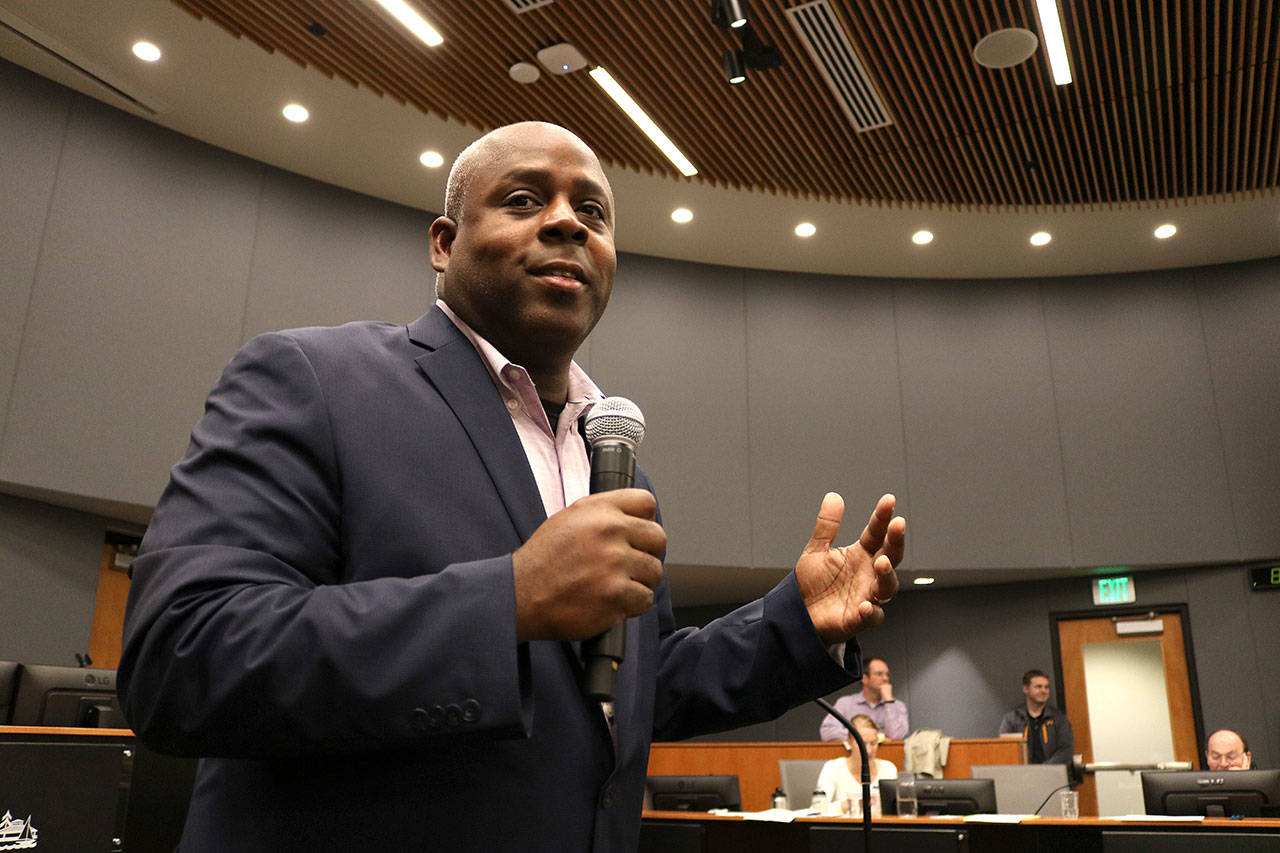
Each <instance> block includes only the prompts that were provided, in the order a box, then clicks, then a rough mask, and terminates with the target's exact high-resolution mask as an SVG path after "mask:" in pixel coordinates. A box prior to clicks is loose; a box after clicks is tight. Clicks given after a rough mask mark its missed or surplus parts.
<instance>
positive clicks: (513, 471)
mask: <svg viewBox="0 0 1280 853" xmlns="http://www.w3.org/2000/svg"><path fill="white" fill-rule="evenodd" d="M409 337H410V339H412V340H413V341H414V342H415V343H417V344H419V345H421V346H423V347H425V348H427V350H428V352H426V353H424V354H423V355H420V356H418V357H417V359H416V361H417V363H418V367H419V369H420V370H421V371H422V373H423V375H424V376H425V377H426V378H427V380H428V381H429V382H430V383H431V384H432V385H433V386H434V387H435V389H436V390H437V391H438V392H439V393H440V396H441V397H443V398H444V400H445V402H446V403H448V404H449V407H450V408H451V409H453V412H454V414H455V415H457V417H458V421H459V422H460V423H461V424H462V427H463V429H465V430H466V431H467V435H468V436H469V437H470V438H471V443H472V445H473V446H474V447H475V449H476V453H478V454H479V456H480V459H481V461H482V462H483V463H484V466H485V468H486V469H487V470H488V472H489V477H490V479H491V480H492V481H493V485H494V488H495V489H496V490H497V493H498V496H499V497H500V498H501V500H502V503H503V505H504V506H505V507H506V509H507V513H508V514H509V515H510V516H511V520H512V522H513V523H514V524H515V528H516V531H517V532H518V533H519V535H520V540H521V541H525V540H527V539H528V538H529V537H530V536H531V535H532V534H533V531H534V530H536V529H537V527H538V525H539V524H541V523H542V522H543V521H545V520H546V518H547V516H546V511H545V510H544V509H543V506H542V495H541V493H539V491H538V483H537V481H536V480H535V479H534V477H533V471H532V470H531V469H530V468H529V459H528V457H527V456H526V455H525V452H524V447H523V445H521V443H520V436H519V435H517V434H516V430H515V426H514V425H513V424H512V423H511V415H510V413H509V412H508V411H507V409H506V406H504V405H503V403H502V395H501V394H499V393H498V390H497V389H496V388H495V387H494V384H493V377H491V376H490V375H489V371H488V370H487V369H486V368H485V366H484V362H483V361H481V359H480V355H479V353H477V352H476V350H475V347H473V346H472V345H471V342H470V341H468V340H467V338H466V336H464V335H463V334H462V332H460V331H458V328H457V326H455V325H453V323H452V322H451V321H450V320H449V318H448V317H447V316H445V314H444V312H443V311H441V310H440V309H439V308H437V307H433V308H432V309H431V310H430V311H428V312H427V313H426V314H424V315H423V316H421V317H419V318H418V319H417V320H415V321H414V322H413V323H411V324H410V325H409Z"/></svg>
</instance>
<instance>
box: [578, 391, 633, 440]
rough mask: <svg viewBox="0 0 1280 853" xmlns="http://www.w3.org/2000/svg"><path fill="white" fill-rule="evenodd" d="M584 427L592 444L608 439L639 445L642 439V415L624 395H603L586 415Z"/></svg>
mask: <svg viewBox="0 0 1280 853" xmlns="http://www.w3.org/2000/svg"><path fill="white" fill-rule="evenodd" d="M586 429H587V441H588V442H590V443H591V444H592V445H594V444H595V443H596V442H598V441H605V440H609V439H613V440H618V439H621V440H622V441H629V442H631V443H632V444H634V445H639V444H640V442H642V441H644V415H642V414H640V407H639V406H637V405H636V404H635V403H633V402H631V401H630V400H628V399H627V398H626V397H605V398H604V399H603V400H601V401H600V402H599V403H596V404H595V406H593V407H592V409H591V413H590V414H588V415H587V420H586Z"/></svg>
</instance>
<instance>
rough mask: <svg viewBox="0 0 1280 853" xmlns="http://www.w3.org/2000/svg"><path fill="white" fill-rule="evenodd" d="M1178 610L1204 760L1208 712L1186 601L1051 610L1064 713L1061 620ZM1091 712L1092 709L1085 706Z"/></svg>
mask: <svg viewBox="0 0 1280 853" xmlns="http://www.w3.org/2000/svg"><path fill="white" fill-rule="evenodd" d="M1148 613H1150V614H1153V615H1159V614H1162V613H1176V614H1178V617H1179V619H1180V620H1181V622H1182V656H1183V658H1184V659H1185V660H1186V662H1187V687H1188V689H1189V690H1190V692H1191V717H1192V722H1193V723H1194V725H1195V731H1196V763H1197V764H1199V763H1200V751H1201V750H1202V749H1203V748H1204V712H1203V711H1202V710H1201V708H1200V679H1199V677H1198V676H1197V675H1196V658H1195V654H1194V645H1193V643H1192V642H1191V612H1190V610H1188V608H1187V605H1186V602H1183V603H1180V604H1142V605H1138V604H1127V605H1123V606H1112V607H1107V608H1099V607H1093V608H1090V609H1089V610H1051V611H1049V642H1050V643H1051V644H1052V648H1053V681H1054V690H1056V691H1057V697H1058V702H1059V704H1060V706H1061V710H1062V712H1063V713H1066V711H1067V693H1066V690H1065V687H1064V684H1063V678H1062V647H1061V644H1060V643H1059V641H1058V623H1059V622H1064V621H1071V620H1074V619H1100V618H1104V617H1108V616H1118V617H1121V618H1124V617H1126V616H1145V615H1146V614H1148ZM1085 711H1086V712H1087V711H1088V709H1085Z"/></svg>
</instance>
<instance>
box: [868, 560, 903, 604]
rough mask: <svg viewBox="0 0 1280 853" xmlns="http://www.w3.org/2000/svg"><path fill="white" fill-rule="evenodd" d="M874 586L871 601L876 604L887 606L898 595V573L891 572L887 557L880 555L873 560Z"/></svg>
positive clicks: (891, 567)
mask: <svg viewBox="0 0 1280 853" xmlns="http://www.w3.org/2000/svg"><path fill="white" fill-rule="evenodd" d="M874 565H875V573H876V585H875V589H874V590H873V591H872V594H871V595H872V601H874V602H875V603H877V604H888V603H889V602H890V601H891V600H892V599H893V597H894V596H895V595H897V594H898V573H897V572H895V571H894V570H893V563H892V562H891V561H890V559H889V557H887V556H886V555H884V554H881V555H880V556H879V557H876V560H875V564H874Z"/></svg>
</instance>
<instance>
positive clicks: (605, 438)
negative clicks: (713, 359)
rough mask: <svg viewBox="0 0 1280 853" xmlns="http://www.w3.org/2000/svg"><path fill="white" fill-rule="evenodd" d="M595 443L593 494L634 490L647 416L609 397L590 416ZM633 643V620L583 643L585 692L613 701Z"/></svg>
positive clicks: (590, 438) (589, 436) (588, 422)
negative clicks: (629, 643)
mask: <svg viewBox="0 0 1280 853" xmlns="http://www.w3.org/2000/svg"><path fill="white" fill-rule="evenodd" d="M585 427H586V433H587V443H588V444H589V445H590V446H591V494H593V495H594V494H596V493H597V492H608V491H612V490H613V489H629V488H631V487H632V486H633V485H635V481H636V448H637V447H638V446H639V445H640V442H641V441H643V440H644V415H642V414H641V413H640V407H639V406H637V405H636V404H635V403H633V402H631V401H630V400H628V399H627V398H626V397H606V398H604V399H603V400H601V401H600V402H599V403H596V404H595V406H594V407H592V409H591V413H590V414H588V415H587V417H586V421H585ZM626 643H627V620H625V619H623V620H622V621H621V622H619V623H618V624H617V625H614V626H613V627H612V628H610V629H609V630H607V631H605V632H604V633H603V634H597V635H596V636H594V637H592V638H591V639H589V640H586V641H585V642H583V644H582V665H583V668H584V672H583V675H582V691H583V692H584V693H586V694H587V695H588V696H590V697H591V698H593V699H599V700H600V701H603V702H611V701H613V685H614V680H615V678H616V676H617V674H618V666H619V665H620V664H621V663H622V655H623V651H624V649H625V647H626Z"/></svg>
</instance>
